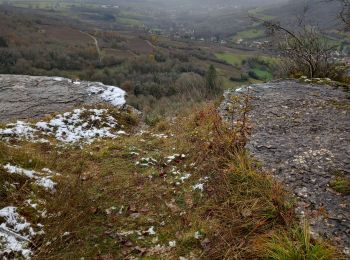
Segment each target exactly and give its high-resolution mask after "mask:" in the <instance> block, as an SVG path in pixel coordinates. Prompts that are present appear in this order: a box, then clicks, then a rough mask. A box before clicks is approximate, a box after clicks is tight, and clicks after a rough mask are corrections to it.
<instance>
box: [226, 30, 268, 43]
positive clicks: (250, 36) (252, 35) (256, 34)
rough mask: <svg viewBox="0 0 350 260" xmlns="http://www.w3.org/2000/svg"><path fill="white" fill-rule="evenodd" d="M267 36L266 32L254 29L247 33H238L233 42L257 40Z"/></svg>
mask: <svg viewBox="0 0 350 260" xmlns="http://www.w3.org/2000/svg"><path fill="white" fill-rule="evenodd" d="M264 36H265V31H264V30H262V29H257V28H252V29H249V30H246V31H242V32H238V33H237V34H236V35H235V36H234V37H233V38H232V40H233V41H234V42H237V41H239V40H241V39H242V40H255V39H260V38H263V37H264Z"/></svg>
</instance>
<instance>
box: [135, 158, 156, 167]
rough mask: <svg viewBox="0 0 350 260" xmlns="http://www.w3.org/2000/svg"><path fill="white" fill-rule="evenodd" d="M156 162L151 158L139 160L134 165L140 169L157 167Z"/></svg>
mask: <svg viewBox="0 0 350 260" xmlns="http://www.w3.org/2000/svg"><path fill="white" fill-rule="evenodd" d="M157 163H158V162H157V160H156V159H154V158H152V157H146V158H141V160H140V161H138V162H136V163H135V164H136V165H139V166H142V167H148V166H152V165H153V166H154V165H157Z"/></svg>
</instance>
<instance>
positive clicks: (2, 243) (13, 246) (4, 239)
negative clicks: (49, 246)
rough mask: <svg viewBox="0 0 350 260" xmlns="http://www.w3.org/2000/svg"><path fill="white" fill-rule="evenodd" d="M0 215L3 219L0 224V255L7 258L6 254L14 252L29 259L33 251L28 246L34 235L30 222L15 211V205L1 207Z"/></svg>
mask: <svg viewBox="0 0 350 260" xmlns="http://www.w3.org/2000/svg"><path fill="white" fill-rule="evenodd" d="M0 217H1V218H3V219H4V220H5V222H3V223H1V224H0V257H4V259H7V258H6V255H10V254H13V253H15V254H19V255H21V256H22V257H23V258H25V259H30V257H31V255H32V254H33V253H32V251H31V250H30V249H29V248H28V247H29V243H30V239H31V238H33V237H34V236H35V235H36V233H35V232H34V230H33V228H32V227H31V226H30V223H28V222H27V221H26V219H25V218H24V217H22V216H20V215H19V214H18V213H17V208H16V207H5V208H3V209H1V210H0Z"/></svg>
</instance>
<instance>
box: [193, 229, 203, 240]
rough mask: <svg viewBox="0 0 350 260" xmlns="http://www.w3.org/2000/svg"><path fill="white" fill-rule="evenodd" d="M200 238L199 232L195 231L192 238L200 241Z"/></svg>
mask: <svg viewBox="0 0 350 260" xmlns="http://www.w3.org/2000/svg"><path fill="white" fill-rule="evenodd" d="M201 237H202V234H201V232H200V231H196V232H195V233H194V238H195V239H200V238H201Z"/></svg>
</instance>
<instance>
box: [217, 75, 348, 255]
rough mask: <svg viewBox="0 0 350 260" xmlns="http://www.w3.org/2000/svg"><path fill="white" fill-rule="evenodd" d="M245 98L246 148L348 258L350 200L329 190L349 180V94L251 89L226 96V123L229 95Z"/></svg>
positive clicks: (293, 87) (287, 85)
mask: <svg viewBox="0 0 350 260" xmlns="http://www.w3.org/2000/svg"><path fill="white" fill-rule="evenodd" d="M248 89H249V91H248ZM243 93H245V94H247V93H249V95H251V97H252V100H251V106H252V107H251V108H252V110H251V112H250V121H251V123H252V135H251V138H250V141H249V144H248V149H249V150H250V151H251V153H252V154H253V155H254V156H255V158H257V159H258V160H259V161H261V162H262V163H263V165H264V168H265V170H268V171H269V172H271V173H272V174H273V175H274V176H276V177H277V178H278V179H279V180H280V181H282V182H283V183H284V184H285V185H286V186H287V187H288V188H289V189H290V190H291V191H292V192H293V193H294V194H295V195H296V196H297V197H298V198H299V199H298V212H299V213H300V214H305V215H307V216H308V217H309V218H310V221H311V225H312V228H313V231H314V232H317V233H320V234H322V235H324V236H325V237H327V238H331V239H332V241H335V242H336V243H338V244H339V245H340V246H341V247H342V248H343V249H344V252H346V253H347V254H350V249H349V245H350V196H349V195H345V194H341V193H338V192H336V191H335V190H333V189H332V188H331V185H330V183H331V182H332V181H333V180H335V179H336V178H337V176H341V177H342V178H348V177H350V99H349V98H350V93H349V92H347V91H345V90H344V89H343V88H340V87H339V88H336V87H331V86H328V85H311V84H309V85H307V84H301V83H298V82H296V81H281V82H275V83H267V84H260V85H253V86H250V87H246V88H241V89H238V90H230V91H227V92H226V93H225V95H224V96H225V99H224V101H223V103H222V104H221V107H220V112H221V114H222V116H223V117H224V118H226V119H228V120H229V119H230V115H229V113H228V111H227V108H228V107H229V106H230V103H231V102H232V96H236V95H242V94H243Z"/></svg>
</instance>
